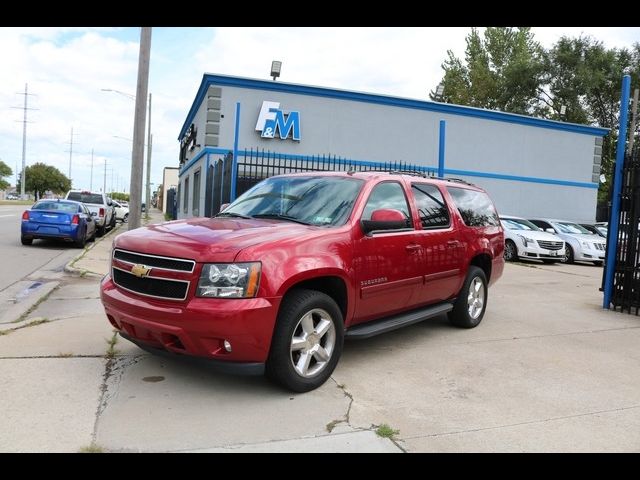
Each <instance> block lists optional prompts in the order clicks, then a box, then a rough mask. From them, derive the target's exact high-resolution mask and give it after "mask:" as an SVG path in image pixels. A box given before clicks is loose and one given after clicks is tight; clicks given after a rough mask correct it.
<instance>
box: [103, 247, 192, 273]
mask: <svg viewBox="0 0 640 480" xmlns="http://www.w3.org/2000/svg"><path fill="white" fill-rule="evenodd" d="M113 258H117V259H118V260H122V261H123V262H127V263H133V264H137V263H141V264H143V265H146V266H147V267H156V268H163V269H165V270H177V271H179V272H189V273H191V272H193V267H195V265H196V262H194V261H193V260H184V259H181V258H169V257H158V256H156V255H147V254H143V253H134V252H127V251H125V250H115V251H114V252H113Z"/></svg>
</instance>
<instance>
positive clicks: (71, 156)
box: [69, 127, 77, 186]
mask: <svg viewBox="0 0 640 480" xmlns="http://www.w3.org/2000/svg"><path fill="white" fill-rule="evenodd" d="M76 135H77V134H76ZM72 158H73V127H71V140H69V181H70V182H71V186H73V180H72V179H71V160H72Z"/></svg>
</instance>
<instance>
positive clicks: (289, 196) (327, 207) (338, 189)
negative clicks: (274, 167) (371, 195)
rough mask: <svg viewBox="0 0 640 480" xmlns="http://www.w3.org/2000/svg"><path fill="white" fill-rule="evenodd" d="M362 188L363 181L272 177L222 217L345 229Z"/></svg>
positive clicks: (223, 213)
mask: <svg viewBox="0 0 640 480" xmlns="http://www.w3.org/2000/svg"><path fill="white" fill-rule="evenodd" d="M362 184H363V182H362V180H359V179H355V178H344V177H328V176H327V177H271V178H267V179H266V180H263V181H262V182H260V183H259V184H258V185H256V186H255V187H253V188H251V189H250V190H248V191H247V192H245V193H244V194H242V195H241V196H240V197H238V199H237V200H236V201H235V202H233V203H232V204H231V205H229V206H228V207H227V208H226V209H225V210H224V212H222V213H219V214H218V216H238V217H259V218H260V217H263V218H281V219H283V220H290V221H294V222H298V223H305V224H309V225H316V226H323V225H330V226H336V225H342V224H344V223H345V222H346V221H347V218H349V215H350V214H351V210H352V209H353V205H354V203H355V201H356V198H357V197H358V194H359V193H360V189H361V188H362Z"/></svg>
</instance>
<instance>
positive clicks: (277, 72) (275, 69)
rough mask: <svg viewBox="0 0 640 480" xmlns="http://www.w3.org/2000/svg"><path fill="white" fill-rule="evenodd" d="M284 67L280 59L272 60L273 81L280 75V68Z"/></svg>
mask: <svg viewBox="0 0 640 480" xmlns="http://www.w3.org/2000/svg"><path fill="white" fill-rule="evenodd" d="M281 69H282V62H279V61H278V60H274V61H273V62H271V76H272V77H273V81H274V82H275V81H276V78H278V77H279V76H280V70H281Z"/></svg>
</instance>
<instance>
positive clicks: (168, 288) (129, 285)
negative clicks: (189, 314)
mask: <svg viewBox="0 0 640 480" xmlns="http://www.w3.org/2000/svg"><path fill="white" fill-rule="evenodd" d="M113 282H114V283H115V284H116V285H117V286H119V287H122V288H124V289H125V290H129V291H131V292H134V293H139V294H140V295H146V296H149V297H157V298H167V299H170V300H184V299H185V298H187V290H188V289H189V282H184V281H181V280H164V279H160V278H154V277H145V278H138V277H136V276H135V275H132V274H131V273H129V272H125V271H124V270H120V269H119V268H114V269H113Z"/></svg>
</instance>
